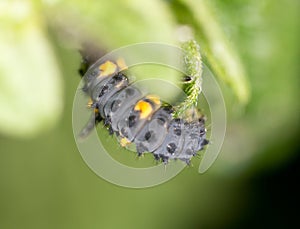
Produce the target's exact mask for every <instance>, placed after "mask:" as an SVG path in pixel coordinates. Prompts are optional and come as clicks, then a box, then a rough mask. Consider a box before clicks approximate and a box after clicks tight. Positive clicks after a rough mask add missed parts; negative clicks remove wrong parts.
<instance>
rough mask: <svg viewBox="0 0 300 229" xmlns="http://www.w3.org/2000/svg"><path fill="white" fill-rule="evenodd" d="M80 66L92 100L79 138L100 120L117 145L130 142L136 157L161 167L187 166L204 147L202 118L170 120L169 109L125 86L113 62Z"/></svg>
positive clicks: (126, 81)
mask: <svg viewBox="0 0 300 229" xmlns="http://www.w3.org/2000/svg"><path fill="white" fill-rule="evenodd" d="M84 64H86V66H84V68H83V67H81V71H80V73H81V74H82V76H83V75H84V80H85V85H84V88H83V90H84V91H85V92H86V93H87V94H88V95H89V96H90V98H91V100H92V102H91V107H92V108H93V109H94V111H95V117H94V118H93V119H92V120H90V122H89V123H88V124H87V126H86V127H85V128H84V130H83V131H82V133H81V135H82V136H86V135H88V133H89V131H90V130H91V129H92V128H94V126H95V124H97V123H98V122H99V121H100V120H104V124H105V125H106V126H107V127H108V128H109V130H110V133H111V134H113V133H115V134H116V135H118V136H120V137H121V141H120V143H121V145H123V146H125V145H126V144H127V143H130V142H133V143H135V145H136V151H137V153H138V155H141V154H143V153H144V152H150V153H152V154H153V155H154V157H155V159H157V160H161V161H163V162H164V163H167V162H168V160H169V159H180V160H182V161H185V162H186V163H187V164H189V163H190V159H191V158H192V157H193V156H195V155H196V154H197V152H198V151H200V150H202V149H203V147H204V146H205V145H206V144H208V140H207V139H206V129H205V121H204V119H203V118H202V117H200V118H195V119H194V120H192V121H187V120H184V119H178V118H177V119H174V118H173V117H172V113H173V108H172V107H171V106H169V105H164V106H162V105H161V103H160V101H159V100H158V99H157V97H153V96H149V95H148V96H147V95H143V93H142V92H141V91H140V90H139V89H138V88H136V87H134V86H132V85H130V84H129V82H128V78H127V76H126V75H125V74H124V73H122V70H123V69H124V66H120V65H119V64H118V62H117V61H116V62H115V61H106V62H102V63H100V64H95V65H93V66H91V67H90V64H91V63H89V61H88V60H85V62H84ZM88 67H90V68H89V69H88ZM83 69H88V70H87V71H85V70H83Z"/></svg>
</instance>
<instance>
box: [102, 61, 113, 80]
mask: <svg viewBox="0 0 300 229" xmlns="http://www.w3.org/2000/svg"><path fill="white" fill-rule="evenodd" d="M99 70H100V71H101V73H100V75H99V77H105V76H109V75H111V74H113V73H115V72H116V70H117V65H115V64H114V63H113V62H111V61H109V60H108V61H106V62H105V63H103V64H101V65H100V66H99Z"/></svg>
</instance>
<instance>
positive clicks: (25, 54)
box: [0, 1, 63, 137]
mask: <svg viewBox="0 0 300 229" xmlns="http://www.w3.org/2000/svg"><path fill="white" fill-rule="evenodd" d="M0 27H1V30H0V50H1V55H0V108H1V112H0V132H1V133H4V134H7V135H11V136H21V137H29V136H32V135H36V134H37V133H39V131H40V130H43V129H45V128H48V127H50V126H52V125H53V124H54V123H55V121H57V119H58V117H59V115H60V113H61V111H62V99H63V98H62V88H61V80H60V74H59V70H58V66H57V64H56V62H55V59H54V55H53V53H52V50H51V47H50V44H49V41H48V40H47V38H46V34H45V30H44V28H43V26H42V23H41V17H40V15H38V14H37V10H36V6H35V5H34V4H33V3H32V2H30V1H2V2H1V3H0Z"/></svg>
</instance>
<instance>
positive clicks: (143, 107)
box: [134, 100, 153, 119]
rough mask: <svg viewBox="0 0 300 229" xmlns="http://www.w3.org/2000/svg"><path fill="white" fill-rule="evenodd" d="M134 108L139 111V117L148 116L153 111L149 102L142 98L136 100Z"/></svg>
mask: <svg viewBox="0 0 300 229" xmlns="http://www.w3.org/2000/svg"><path fill="white" fill-rule="evenodd" d="M134 110H135V111H140V118H141V119H145V118H148V117H149V116H150V115H151V114H152V112H153V108H152V106H151V104H150V103H148V102H146V101H143V100H140V101H138V102H137V104H136V105H135V106H134Z"/></svg>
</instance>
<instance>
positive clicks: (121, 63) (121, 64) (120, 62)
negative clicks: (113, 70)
mask: <svg viewBox="0 0 300 229" xmlns="http://www.w3.org/2000/svg"><path fill="white" fill-rule="evenodd" d="M117 65H118V67H119V69H120V71H122V70H125V69H127V68H128V67H127V65H126V63H125V61H124V59H123V58H119V59H117Z"/></svg>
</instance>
